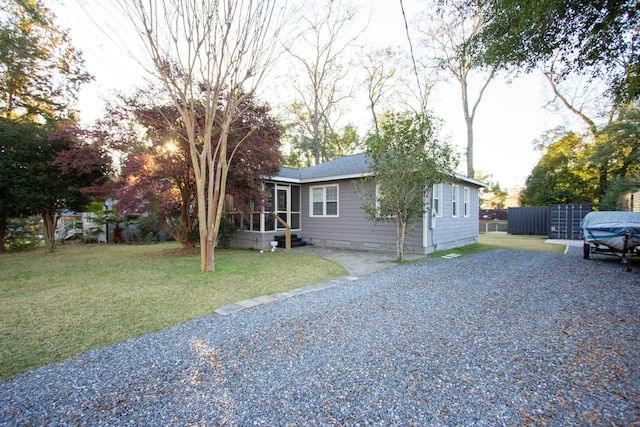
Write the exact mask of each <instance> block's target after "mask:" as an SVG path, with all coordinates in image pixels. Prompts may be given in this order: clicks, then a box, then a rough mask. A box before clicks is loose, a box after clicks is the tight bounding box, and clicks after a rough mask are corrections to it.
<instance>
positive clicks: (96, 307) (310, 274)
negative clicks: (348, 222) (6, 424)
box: [0, 243, 347, 379]
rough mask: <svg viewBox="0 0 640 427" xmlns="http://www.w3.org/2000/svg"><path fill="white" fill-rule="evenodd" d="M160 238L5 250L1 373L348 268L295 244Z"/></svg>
mask: <svg viewBox="0 0 640 427" xmlns="http://www.w3.org/2000/svg"><path fill="white" fill-rule="evenodd" d="M177 249H178V246H177V245H176V244H172V243H166V244H159V245H148V246H145V245H140V246H136V245H121V246H113V245H83V244H77V245H68V246H62V247H58V249H57V250H56V252H54V253H52V254H46V253H45V252H44V251H43V250H40V249H38V250H34V251H26V252H20V253H10V254H4V255H0V379H6V378H8V377H10V376H12V375H15V374H17V373H20V372H24V371H26V370H29V369H33V368H37V367H39V366H42V365H46V364H51V363H55V362H59V361H61V360H64V359H66V358H69V357H73V356H74V355H77V354H79V353H82V352H85V351H87V350H89V349H93V348H99V347H103V346H107V345H111V344H114V343H117V342H119V341H122V340H124V339H127V338H130V337H134V336H138V335H141V334H144V333H148V332H154V331H158V330H161V329H164V328H167V327H169V326H173V325H177V324H179V323H183V322H186V321H189V320H192V319H195V318H197V317H201V316H205V315H209V314H212V313H213V312H214V310H215V309H216V308H218V307H221V306H223V305H226V304H229V303H232V302H236V301H240V300H243V299H247V298H252V297H256V296H260V295H268V294H272V293H276V292H281V291H284V290H288V289H293V288H297V287H300V286H304V285H308V284H312V283H318V282H323V281H326V280H330V279H332V278H335V277H339V276H344V275H347V272H346V270H345V269H344V268H343V267H342V266H340V265H338V264H335V263H333V262H331V261H328V260H325V259H322V258H319V257H314V256H310V255H305V254H299V253H293V252H284V251H276V252H273V253H272V252H265V253H264V254H261V253H259V252H258V251H253V250H217V251H216V253H215V255H216V272H214V273H201V272H200V271H199V268H200V256H199V253H191V254H186V255H185V254H182V253H176V252H179V251H178V250H177Z"/></svg>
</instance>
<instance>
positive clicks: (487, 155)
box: [46, 0, 579, 190]
mask: <svg viewBox="0 0 640 427" xmlns="http://www.w3.org/2000/svg"><path fill="white" fill-rule="evenodd" d="M357 1H358V2H359V3H360V4H361V10H363V11H364V12H366V13H364V14H363V15H367V14H368V13H369V11H370V21H369V24H368V26H367V29H366V31H365V33H364V34H363V37H364V38H365V40H366V43H367V44H369V45H371V46H377V47H381V48H385V47H396V46H400V47H402V48H405V49H407V48H408V42H407V36H406V32H405V27H404V19H403V16H402V11H401V8H400V0H357ZM46 3H47V5H48V6H49V7H50V8H51V10H52V11H53V13H55V15H56V16H57V19H56V22H57V23H58V25H60V26H61V27H63V28H68V29H69V31H70V36H71V41H72V43H73V45H74V46H75V47H76V48H78V49H80V50H82V51H83V55H84V58H85V61H86V66H87V69H88V71H89V72H90V73H91V74H92V75H93V76H94V77H95V79H94V81H93V82H91V83H90V84H88V85H85V86H84V87H83V88H82V90H81V92H80V96H79V102H78V105H77V107H78V109H79V110H80V118H81V120H82V121H83V123H85V124H90V123H92V122H93V121H95V120H96V119H98V118H100V117H101V115H102V111H103V106H104V100H105V99H109V98H111V97H112V96H113V93H114V91H123V92H124V93H131V92H132V90H133V88H135V87H136V86H141V85H143V84H144V78H145V76H146V74H145V72H144V70H143V69H142V68H141V66H140V65H139V64H138V63H137V62H136V61H135V60H134V59H132V58H131V57H130V55H129V54H128V52H127V50H128V49H130V48H131V46H134V45H135V43H134V42H135V41H136V40H137V38H136V36H135V35H131V34H127V32H126V31H127V30H125V29H124V27H123V26H122V25H120V24H119V21H118V19H119V18H118V17H117V16H116V15H115V12H113V11H111V10H110V9H109V8H108V7H105V6H104V4H105V3H104V2H95V1H94V0H48V1H47V2H46ZM425 3H426V0H404V7H405V12H406V14H407V18H408V22H409V26H410V27H411V26H412V25H414V24H413V23H412V19H413V18H414V17H415V16H417V15H418V14H419V12H421V11H422V10H423V8H424V5H425ZM412 42H413V43H416V42H417V41H416V40H412ZM474 83H475V85H474ZM477 85H478V82H477V81H476V82H472V84H471V88H472V90H473V89H474V88H476V86H477ZM476 89H477V88H476ZM472 96H475V95H473V94H472ZM552 99H553V98H552V95H551V91H550V89H549V87H548V83H546V82H545V81H544V80H543V78H542V77H541V75H539V74H529V75H521V76H518V77H517V78H512V79H511V81H510V82H507V81H506V79H505V77H504V76H498V78H496V79H494V80H493V81H492V82H491V83H490V85H489V86H488V88H487V90H486V92H485V95H484V97H483V99H482V101H481V103H480V106H479V107H478V111H477V113H476V118H475V125H474V140H475V142H474V167H475V170H476V171H482V172H484V173H487V174H491V175H492V177H493V181H494V182H498V183H499V184H500V186H501V187H502V188H503V189H508V190H511V189H515V188H517V187H521V186H523V185H524V183H525V180H526V178H527V176H528V175H529V174H530V173H531V170H532V168H533V167H534V166H535V165H536V164H537V162H538V160H539V159H540V157H541V153H539V152H537V151H535V150H534V148H533V144H532V142H533V141H534V140H535V139H536V138H538V137H540V136H541V135H542V134H543V133H544V132H545V131H546V130H549V129H552V128H555V127H557V126H560V125H566V126H568V127H570V128H576V127H577V126H579V124H578V123H577V122H576V120H575V119H574V118H573V117H572V116H571V115H570V114H569V113H568V112H565V111H564V110H562V109H550V108H548V107H545V106H546V105H547V104H548V103H549V101H551V100H552ZM267 101H268V100H267ZM429 104H430V109H431V110H432V111H433V113H434V114H435V115H436V116H437V117H439V118H441V119H442V120H443V121H444V125H443V130H442V134H443V136H444V137H449V138H450V140H451V142H452V143H453V144H454V146H456V147H457V149H458V151H459V152H460V153H461V163H460V168H459V169H460V172H462V173H465V172H464V171H466V166H465V162H464V156H463V155H462V153H464V147H465V145H466V126H465V123H464V117H463V114H462V106H461V101H460V89H459V87H458V86H457V84H455V82H453V81H450V82H448V83H447V82H442V83H439V84H438V86H436V90H435V92H434V94H433V95H431V97H430V99H429ZM366 112H367V109H366V106H363V105H353V106H352V107H351V108H350V112H349V114H350V115H351V116H350V117H349V116H348V117H347V118H348V119H349V121H352V122H356V123H357V122H363V121H365V119H364V117H367V119H368V117H369V116H367V115H366V114H367V113H366ZM365 126H366V125H362V126H360V129H361V133H364V131H362V128H363V127H365Z"/></svg>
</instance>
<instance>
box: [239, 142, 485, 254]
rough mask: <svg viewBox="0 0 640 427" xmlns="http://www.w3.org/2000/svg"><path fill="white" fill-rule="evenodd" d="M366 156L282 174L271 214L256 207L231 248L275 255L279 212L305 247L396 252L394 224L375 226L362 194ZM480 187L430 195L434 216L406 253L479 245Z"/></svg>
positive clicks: (273, 187) (244, 217) (446, 188)
mask: <svg viewBox="0 0 640 427" xmlns="http://www.w3.org/2000/svg"><path fill="white" fill-rule="evenodd" d="M369 173H370V172H369V168H368V166H367V162H366V157H365V155H364V154H355V155H351V156H345V157H341V158H338V159H336V160H333V161H330V162H326V163H322V164H320V165H317V166H313V167H310V168H306V169H291V168H282V170H281V171H280V173H279V174H278V175H277V176H273V177H270V178H269V179H268V180H267V181H266V183H265V185H266V187H267V189H268V190H269V192H270V194H271V196H270V200H269V201H268V202H267V203H265V205H266V208H265V209H264V210H261V209H260V206H252V212H250V213H248V214H238V215H240V218H236V222H237V223H239V224H241V229H242V230H241V231H240V232H238V233H236V234H234V237H233V240H232V242H231V245H232V246H233V247H241V248H255V249H269V248H270V243H269V242H271V241H273V240H274V238H275V237H276V236H282V235H284V234H285V227H284V226H283V225H281V224H280V223H279V222H278V221H276V220H275V219H274V218H273V217H272V216H271V212H275V213H276V214H277V215H278V216H279V217H280V218H282V219H283V220H284V221H286V223H287V224H289V226H290V227H291V232H292V234H295V235H297V236H298V238H299V239H301V240H302V241H303V242H305V243H307V244H313V245H317V246H320V247H333V248H342V249H353V250H371V251H385V252H394V251H395V250H396V226H395V223H393V222H379V223H375V222H374V221H371V220H369V219H367V218H366V216H365V213H364V210H363V209H362V205H363V200H362V199H361V198H360V196H359V195H358V193H357V191H356V187H357V185H358V183H359V182H360V183H361V181H362V178H363V176H366V175H368V174H369ZM483 186H484V184H482V183H481V182H479V181H476V180H474V179H469V178H465V177H461V176H456V179H455V182H451V183H442V184H437V185H435V186H434V188H433V189H429V190H430V191H429V192H428V197H429V199H430V200H429V203H430V204H431V206H432V207H433V211H434V214H433V215H432V214H431V213H429V214H427V215H425V217H424V218H423V219H422V220H421V221H419V222H418V223H416V224H413V225H412V226H411V228H410V229H408V230H407V236H406V243H405V247H406V249H405V250H406V252H407V253H415V254H427V253H430V252H434V251H436V250H444V249H450V248H455V247H460V246H465V245H469V244H472V243H475V242H476V240H477V237H478V222H479V220H478V217H479V208H480V207H479V199H478V189H479V188H480V187H483Z"/></svg>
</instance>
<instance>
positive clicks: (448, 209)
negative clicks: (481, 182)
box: [428, 182, 480, 252]
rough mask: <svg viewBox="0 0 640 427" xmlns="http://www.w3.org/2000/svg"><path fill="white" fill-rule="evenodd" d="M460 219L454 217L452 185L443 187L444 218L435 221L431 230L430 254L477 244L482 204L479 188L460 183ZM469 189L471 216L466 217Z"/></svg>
mask: <svg viewBox="0 0 640 427" xmlns="http://www.w3.org/2000/svg"><path fill="white" fill-rule="evenodd" d="M458 187H459V193H458V212H459V213H458V217H457V218H454V217H453V203H452V195H453V191H452V184H449V183H445V184H444V185H443V186H442V216H440V217H437V218H436V219H435V227H434V228H433V230H430V231H431V233H429V234H430V236H429V248H428V252H433V251H441V250H446V249H451V248H456V247H460V246H464V245H468V244H472V243H475V242H476V241H477V239H478V221H479V220H478V216H479V209H480V202H479V199H478V187H475V186H470V185H468V184H466V183H463V182H460V183H458ZM465 187H466V188H468V189H469V199H470V200H469V202H470V206H469V216H468V217H466V218H465V216H464V188H465Z"/></svg>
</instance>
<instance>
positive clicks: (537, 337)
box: [0, 248, 640, 426]
mask: <svg viewBox="0 0 640 427" xmlns="http://www.w3.org/2000/svg"><path fill="white" fill-rule="evenodd" d="M593 258H594V259H591V260H583V259H582V252H581V250H580V249H579V248H571V249H570V250H569V251H568V252H567V253H566V254H551V253H534V252H524V251H507V250H494V251H490V252H486V253H481V254H476V255H472V256H468V257H462V258H456V259H426V260H424V261H422V262H419V263H416V264H410V265H403V266H398V267H393V268H389V269H386V270H383V271H380V272H378V273H374V274H371V275H368V276H365V277H363V278H361V279H359V280H354V281H349V282H346V283H341V284H339V285H336V286H333V287H329V288H326V289H322V290H319V291H317V292H312V293H305V294H301V295H298V296H295V297H291V298H287V299H282V300H278V301H275V302H269V303H267V304H263V305H260V306H257V307H253V308H249V309H244V310H242V311H238V312H235V313H232V314H229V315H227V316H210V317H204V318H200V319H197V320H195V321H193V322H189V323H186V324H182V325H179V326H176V327H174V328H170V329H167V330H164V331H161V332H158V333H153V334H148V335H144V336H140V337H137V338H134V339H130V340H127V341H124V342H122V343H120V344H118V345H115V346H111V347H106V348H101V349H98V350H95V351H90V352H87V353H85V354H82V355H80V356H78V357H76V358H74V359H71V360H68V361H66V362H64V363H60V364H57V365H53V366H47V367H43V368H41V369H38V370H35V371H31V372H27V373H25V374H23V375H20V376H18V377H15V378H14V379H12V380H9V381H4V382H2V383H0V425H12V426H13V425H25V426H26V425H42V426H44V425H51V426H67V425H68V426H72V425H73V426H75V425H90V426H137V425H158V426H184V425H207V426H211V425H230V426H272V425H278V426H289V425H305V426H333V425H349V426H374V425H398V426H400V425H402V426H405V425H432V426H452V425H476V426H496V425H498V426H500V425H504V426H512V425H518V426H519V425H545V426H566V425H608V426H621V425H634V424H635V425H637V424H638V423H639V422H640V309H639V307H638V302H639V301H640V268H636V269H635V270H634V271H632V272H631V273H628V272H626V270H625V268H624V267H623V266H621V265H620V263H619V262H618V261H617V260H616V259H614V258H605V257H601V258H600V257H597V256H596V257H593Z"/></svg>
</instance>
